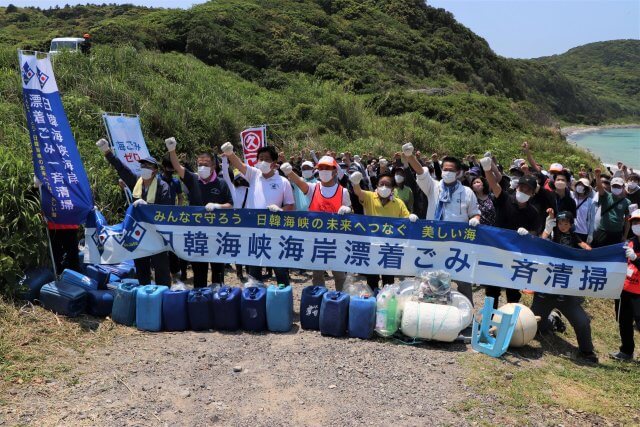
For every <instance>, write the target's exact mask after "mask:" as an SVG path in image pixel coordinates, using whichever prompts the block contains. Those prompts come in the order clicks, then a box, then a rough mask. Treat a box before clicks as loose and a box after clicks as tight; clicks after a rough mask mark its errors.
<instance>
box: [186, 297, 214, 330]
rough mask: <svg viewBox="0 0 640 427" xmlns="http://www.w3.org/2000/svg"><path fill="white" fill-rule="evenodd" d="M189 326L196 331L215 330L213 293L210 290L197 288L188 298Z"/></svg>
mask: <svg viewBox="0 0 640 427" xmlns="http://www.w3.org/2000/svg"><path fill="white" fill-rule="evenodd" d="M187 314H188V318H189V325H190V326H191V329H193V330H194V331H208V330H209V329H213V291H212V290H211V289H210V288H196V289H192V290H190V291H189V295H188V296H187Z"/></svg>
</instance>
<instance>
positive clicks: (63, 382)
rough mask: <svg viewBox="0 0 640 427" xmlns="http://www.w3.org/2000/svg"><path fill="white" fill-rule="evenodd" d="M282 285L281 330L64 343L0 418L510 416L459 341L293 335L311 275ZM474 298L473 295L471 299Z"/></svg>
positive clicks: (269, 420) (427, 420)
mask: <svg viewBox="0 0 640 427" xmlns="http://www.w3.org/2000/svg"><path fill="white" fill-rule="evenodd" d="M230 276H231V274H230V273H228V274H227V277H230ZM234 279H235V276H234ZM293 283H294V290H295V292H294V311H295V313H296V317H295V319H294V320H295V322H296V324H294V328H293V330H292V331H291V332H289V333H284V334H278V333H259V334H254V333H247V332H237V333H223V332H217V331H216V332H204V333H197V332H183V333H167V332H163V333H143V332H132V331H131V330H129V329H127V332H129V333H126V334H124V333H123V334H118V335H117V336H116V337H115V338H114V340H113V341H112V342H111V345H109V346H108V347H103V346H102V347H96V348H93V349H89V350H88V351H85V352H83V353H80V352H74V351H73V350H69V351H68V357H69V358H70V359H73V363H71V366H73V368H72V369H71V371H70V372H68V373H67V375H65V378H62V379H56V380H47V381H45V382H42V383H40V384H30V385H28V386H26V387H25V386H22V387H20V386H15V387H13V388H11V389H9V390H8V393H9V396H6V397H5V399H7V401H8V402H10V404H8V405H5V406H4V407H0V425H16V424H23V425H69V426H85V425H86V426H89V425H91V426H93V425H106V426H112V425H116V426H121V425H127V426H128V425H136V426H137V425H211V424H220V425H269V426H273V425H361V424H364V425H392V424H397V425H421V426H422V425H487V424H513V423H515V422H516V421H515V419H512V418H510V416H509V414H508V413H501V412H500V410H499V409H496V402H495V401H493V400H492V399H491V398H490V397H489V398H487V397H486V396H485V397H481V396H478V395H477V394H476V392H475V391H474V390H473V388H472V387H471V386H470V385H469V384H468V382H467V381H466V379H467V376H468V372H465V365H464V364H462V363H459V362H460V360H461V358H463V357H481V358H482V357H487V356H484V355H480V354H473V352H472V350H471V348H470V345H465V344H462V343H451V344H445V343H422V344H419V345H406V344H404V343H401V342H399V341H396V340H393V339H391V340H389V339H381V338H376V339H373V340H368V341H365V340H359V339H352V338H342V339H339V338H330V337H323V336H321V335H320V333H319V332H315V331H305V330H302V329H300V328H299V324H298V323H297V320H298V317H297V313H298V306H299V300H300V291H301V289H302V287H303V286H305V285H307V284H308V283H310V275H306V276H301V275H295V276H294V279H293ZM329 283H330V282H328V284H329ZM330 286H331V285H330ZM481 294H483V293H482V292H476V300H477V301H476V303H478V302H480V300H481V298H482V295H481ZM105 322H110V320H105ZM117 327H118V328H123V327H120V326H117ZM123 329H125V328H123ZM518 363H519V362H518ZM525 363H526V362H525ZM526 418H527V419H528V422H529V424H531V425H553V424H559V423H563V424H565V425H585V424H602V425H605V424H610V423H609V422H606V421H604V420H601V419H592V418H591V419H585V418H584V417H583V416H581V415H580V414H577V413H574V414H568V413H566V412H562V411H560V412H558V411H556V412H553V411H548V410H545V409H544V408H539V407H533V406H532V407H531V413H530V414H527V415H526Z"/></svg>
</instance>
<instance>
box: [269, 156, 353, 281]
mask: <svg viewBox="0 0 640 427" xmlns="http://www.w3.org/2000/svg"><path fill="white" fill-rule="evenodd" d="M316 167H317V168H318V176H319V178H320V182H319V183H318V182H308V181H306V180H303V179H302V178H300V177H299V176H298V175H297V174H296V173H295V172H294V171H293V167H292V166H291V165H290V164H289V163H283V164H282V166H280V170H281V171H282V173H284V175H285V176H286V177H287V178H289V180H291V182H292V183H293V184H294V185H295V186H296V188H299V189H300V191H301V192H302V193H303V194H304V195H305V196H306V197H307V199H308V201H309V212H326V213H332V214H338V215H345V214H350V213H351V199H350V197H349V192H348V191H347V189H346V188H344V187H343V186H342V185H340V184H339V183H338V163H337V162H336V160H335V159H334V158H333V157H331V156H324V157H322V158H321V159H320V160H319V161H318V164H317V165H316ZM324 273H325V272H324V270H313V279H312V284H313V285H316V286H324ZM332 273H333V279H334V281H335V286H336V290H337V291H341V290H342V287H343V285H344V281H345V279H346V274H345V273H344V272H341V271H333V272H332Z"/></svg>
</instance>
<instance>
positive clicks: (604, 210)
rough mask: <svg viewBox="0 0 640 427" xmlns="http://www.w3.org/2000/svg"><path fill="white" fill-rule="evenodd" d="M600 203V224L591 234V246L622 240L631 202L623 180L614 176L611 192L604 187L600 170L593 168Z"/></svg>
mask: <svg viewBox="0 0 640 427" xmlns="http://www.w3.org/2000/svg"><path fill="white" fill-rule="evenodd" d="M594 173H595V178H596V185H597V187H596V188H597V189H598V204H599V205H600V224H599V225H598V229H597V230H596V232H595V233H594V236H593V245H592V246H593V247H594V248H599V247H602V246H608V245H613V244H616V243H620V242H623V241H624V225H625V216H626V214H627V212H628V209H629V206H630V205H631V202H630V201H629V199H627V198H626V197H625V192H624V180H623V179H622V178H620V177H615V178H613V179H612V180H611V192H610V193H609V192H607V191H606V190H605V189H604V186H603V184H602V181H601V180H600V175H601V173H602V171H601V170H600V169H595V170H594Z"/></svg>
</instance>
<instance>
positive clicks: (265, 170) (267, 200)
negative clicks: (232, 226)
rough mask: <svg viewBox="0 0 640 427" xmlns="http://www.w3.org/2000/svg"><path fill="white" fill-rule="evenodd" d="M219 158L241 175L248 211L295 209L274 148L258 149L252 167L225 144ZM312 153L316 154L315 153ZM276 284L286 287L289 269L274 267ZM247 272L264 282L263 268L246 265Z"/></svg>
mask: <svg viewBox="0 0 640 427" xmlns="http://www.w3.org/2000/svg"><path fill="white" fill-rule="evenodd" d="M220 149H221V151H222V156H223V157H226V158H227V159H228V160H229V163H230V165H231V166H233V167H234V168H236V169H237V170H238V172H240V173H241V174H242V175H243V176H244V177H245V179H246V180H247V182H248V183H249V192H248V194H247V203H246V206H245V207H246V208H247V209H269V210H270V211H271V212H282V211H292V210H294V209H295V199H294V198H293V190H292V188H291V183H289V181H288V180H287V179H286V178H285V177H284V176H281V175H280V174H279V173H277V171H278V167H279V165H278V163H277V161H278V152H277V151H276V149H275V147H273V146H270V145H268V146H266V147H261V148H259V149H258V153H257V154H258V162H257V163H256V165H255V167H254V166H251V165H249V164H246V163H244V162H242V160H240V158H239V157H238V156H236V155H235V154H234V152H233V144H231V143H230V142H225V143H224V144H222V146H221V147H220ZM314 154H315V153H314ZM273 271H274V272H275V276H276V280H277V281H278V284H283V285H285V286H286V285H289V284H290V278H289V269H288V268H284V267H275V268H274V269H273ZM247 273H248V274H250V275H251V276H253V277H254V278H255V279H256V280H259V281H263V280H264V276H263V274H262V267H260V266H247Z"/></svg>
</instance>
